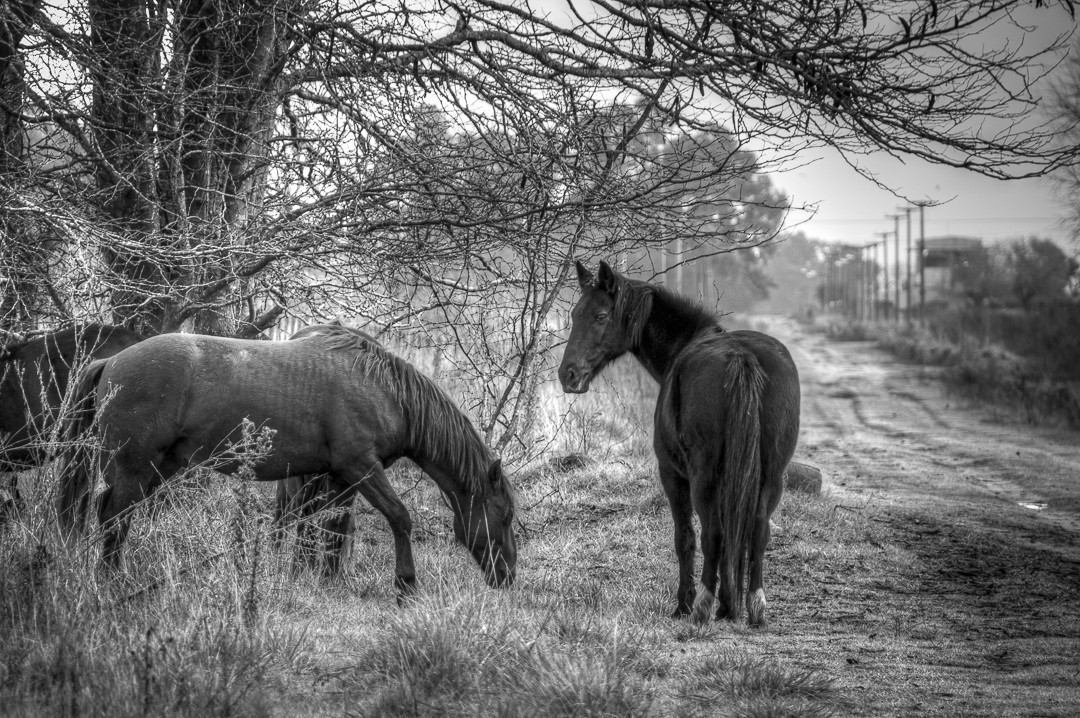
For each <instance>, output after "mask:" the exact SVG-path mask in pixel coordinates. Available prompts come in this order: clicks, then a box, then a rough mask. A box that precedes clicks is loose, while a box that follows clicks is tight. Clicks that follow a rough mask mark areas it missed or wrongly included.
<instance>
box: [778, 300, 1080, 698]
mask: <svg viewBox="0 0 1080 718" xmlns="http://www.w3.org/2000/svg"><path fill="white" fill-rule="evenodd" d="M767 331H769V332H770V333H772V334H774V335H775V336H777V337H778V338H780V339H781V340H783V341H784V342H785V343H786V344H787V345H788V347H789V349H790V350H791V352H792V354H793V356H794V358H795V361H796V363H797V364H798V366H799V369H800V373H801V375H802V382H803V413H802V422H803V433H802V438H801V441H800V447H799V450H798V452H797V458H799V459H805V460H806V461H808V462H811V463H815V464H817V465H819V466H821V467H822V468H823V469H824V470H825V471H826V472H827V473H828V477H827V481H826V487H827V490H830V491H832V492H833V493H832V496H833V498H834V499H836V500H838V503H839V504H840V507H841V508H842V509H843V510H845V511H852V512H860V513H861V514H862V515H864V516H866V518H867V520H868V524H867V525H868V526H871V527H873V530H874V531H875V532H878V533H876V538H874V537H871V538H870V539H869V540H870V541H871V542H875V543H879V544H880V548H881V551H880V557H879V558H877V559H872V560H863V559H861V558H860V559H858V560H855V559H850V558H848V557H842V556H841V557H838V559H837V564H838V565H837V567H836V572H835V575H833V576H831V577H829V580H828V581H826V583H825V584H824V585H823V587H822V595H823V596H824V597H826V600H819V601H817V602H818V603H819V604H820V605H818V606H815V607H807V608H806V609H805V610H806V611H807V612H810V611H817V615H818V616H819V617H823V618H825V619H827V620H828V625H830V626H831V628H827V629H823V631H822V632H821V635H820V636H818V637H817V638H816V639H815V640H812V641H811V645H809V646H806V645H803V646H796V647H791V646H785V645H784V644H783V641H781V640H777V641H771V640H770V641H768V643H770V644H772V645H771V646H770V648H772V649H774V650H776V651H777V652H778V653H782V654H785V655H786V656H787V657H788V658H789V659H790V658H792V657H793V654H794V653H798V652H799V651H809V652H810V653H811V655H808V656H806V658H805V660H804V661H803V662H804V663H805V665H808V666H812V665H819V666H821V665H825V666H827V668H828V669H830V670H833V671H835V674H836V675H838V676H839V682H840V684H841V687H842V689H843V693H844V695H845V698H846V699H847V701H848V705H847V707H846V708H845V710H844V712H845V713H846V712H851V713H852V714H857V715H943V716H944V715H949V716H956V715H972V716H974V715H990V716H1010V715H1022V716H1078V715H1080V435H1078V434H1077V433H1074V432H1066V431H1060V430H1051V429H1040V428H1035V427H1031V426H1028V425H1026V424H1024V423H1022V422H1021V421H1019V420H1017V419H1015V418H1013V417H1011V416H1010V415H1009V412H1004V411H1000V410H996V411H995V410H993V409H988V408H985V407H979V406H975V405H972V404H971V403H970V402H966V401H964V400H962V399H960V398H958V397H957V396H955V395H954V394H951V393H950V392H948V391H947V390H946V389H945V386H944V385H943V384H942V383H941V381H940V380H939V378H938V377H937V375H936V372H935V370H933V369H927V368H924V367H918V366H912V365H908V364H903V363H900V362H898V361H896V360H895V359H894V358H892V357H891V356H890V355H888V354H886V353H885V352H882V351H880V350H877V349H875V348H874V347H873V346H872V345H871V344H869V343H838V342H829V341H827V340H826V339H825V338H824V337H822V336H820V335H815V334H808V333H806V332H804V331H803V330H802V329H800V328H799V327H798V326H797V325H795V324H793V323H790V322H787V321H783V320H775V321H772V322H770V323H769V326H768V327H767ZM785 540H786V539H785V537H783V535H782V534H781V535H780V537H779V538H778V543H779V546H780V547H781V551H780V553H781V554H782V553H783V550H782V547H783V546H784V544H785ZM785 560H787V561H789V562H790V559H785ZM787 569H788V570H794V569H793V567H792V566H788V567H787ZM811 615H813V614H811ZM793 620H795V619H794V618H793ZM818 646H820V650H821V651H823V653H820V654H816V655H813V651H814V649H815V648H817V647H818ZM824 652H827V654H826V653H824ZM845 664H846V665H845Z"/></svg>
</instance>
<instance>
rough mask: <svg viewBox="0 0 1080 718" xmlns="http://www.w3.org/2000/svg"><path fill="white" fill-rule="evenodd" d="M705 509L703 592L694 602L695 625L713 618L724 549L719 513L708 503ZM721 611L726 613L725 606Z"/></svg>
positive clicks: (702, 567)
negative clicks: (721, 553) (722, 549)
mask: <svg viewBox="0 0 1080 718" xmlns="http://www.w3.org/2000/svg"><path fill="white" fill-rule="evenodd" d="M703 508H704V510H699V511H698V518H699V519H700V521H701V590H700V591H699V592H698V595H697V598H696V599H695V600H694V612H693V614H692V615H691V618H692V619H693V620H694V622H695V623H706V622H708V620H709V619H710V618H711V617H712V608H713V602H714V600H715V599H716V584H717V580H718V569H719V565H720V551H721V548H722V547H721V538H720V526H719V517H718V516H717V511H716V509H715V507H714V506H713V505H712V504H711V503H706V504H705V505H704V507H703ZM721 598H722V597H721ZM720 610H721V611H724V605H721V607H720Z"/></svg>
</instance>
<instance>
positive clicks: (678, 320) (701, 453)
mask: <svg viewBox="0 0 1080 718" xmlns="http://www.w3.org/2000/svg"><path fill="white" fill-rule="evenodd" d="M576 264H577V275H578V282H579V283H580V285H581V298H580V299H579V300H578V302H577V305H576V306H575V307H574V310H573V314H572V317H573V326H572V328H571V331H570V339H569V341H568V342H567V345H566V350H565V352H564V354H563V360H562V364H561V366H560V367H559V380H560V382H561V383H562V386H563V390H564V391H567V392H572V393H582V392H585V391H587V390H588V388H589V382H590V381H591V380H592V379H593V377H595V376H596V375H597V374H598V373H599V372H600V370H601V369H603V368H604V366H606V365H607V364H608V363H609V362H611V361H612V360H614V359H616V358H618V357H620V356H622V355H623V354H625V353H627V352H630V353H631V354H633V355H634V356H635V357H636V358H637V359H638V361H639V362H641V364H642V366H644V367H645V369H646V370H647V371H648V372H649V373H650V374H651V375H652V376H653V378H654V379H656V380H657V381H658V382H659V383H660V395H659V398H658V399H657V402H656V412H655V417H654V422H655V426H654V436H653V445H654V448H655V451H656V457H657V460H658V463H659V470H660V481H661V483H662V484H663V486H664V491H665V492H666V493H667V497H668V502H669V504H670V505H671V515H672V518H673V519H674V523H675V552H676V554H677V556H678V561H679V586H678V591H677V595H676V598H677V605H676V608H675V615H676V616H683V615H686V614H692V618H693V619H694V620H695V621H698V622H705V621H707V620H709V618H710V614H711V613H712V607H713V603H714V600H715V599H716V598H717V597H718V598H719V607H718V610H717V614H716V615H717V618H726V619H728V620H737V619H738V617H739V616H740V614H741V612H742V599H743V595H744V594H743V582H744V577H745V575H746V571H747V563H749V574H750V576H749V582H748V586H747V589H746V594H745V596H746V607H747V613H748V616H749V622H750V624H751V625H755V626H762V625H765V622H766V619H765V607H766V601H765V590H764V587H763V576H762V574H763V570H764V560H765V547H766V545H767V544H768V543H769V517H770V516H771V515H772V513H773V511H774V510H775V509H776V507H777V505H778V504H779V502H780V496H781V494H782V493H783V489H784V484H783V475H784V469H785V468H786V467H787V465H788V462H789V461H790V460H791V457H792V455H793V454H794V452H795V443H796V441H797V439H798V435H799V373H798V370H797V369H796V368H795V363H794V362H793V361H792V360H791V355H790V354H789V353H788V351H787V348H786V347H784V345H783V344H781V343H780V342H779V341H777V340H776V339H773V338H772V337H769V336H767V335H765V334H761V333H760V332H753V331H731V332H726V331H724V329H723V328H722V327H721V326H720V324H719V322H718V321H717V319H716V317H715V316H714V315H713V314H712V313H710V312H708V311H706V310H705V309H703V308H702V307H700V306H698V305H697V304H695V303H693V302H690V301H688V300H686V299H684V298H682V297H679V296H678V295H676V294H674V293H672V292H670V291H668V290H666V289H664V288H662V287H659V286H656V285H652V284H648V283H646V282H641V281H636V280H633V279H629V278H627V277H624V276H623V275H621V274H619V273H618V272H616V271H614V270H613V269H611V267H609V266H608V265H607V264H606V263H604V262H601V263H600V269H599V271H598V272H597V274H596V276H594V275H593V274H592V273H591V272H590V271H589V270H588V269H586V268H585V266H584V265H582V264H581V263H580V262H577V263H576ZM691 510H694V511H696V512H697V515H698V519H699V521H700V523H701V553H702V558H703V563H702V568H701V590H700V592H696V598H695V590H694V584H693V576H692V571H693V566H694V527H693V524H692V521H691V513H690V512H691ZM718 579H719V583H720V588H719V591H717V585H716V584H717V580H718Z"/></svg>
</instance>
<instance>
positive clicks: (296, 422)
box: [59, 326, 517, 593]
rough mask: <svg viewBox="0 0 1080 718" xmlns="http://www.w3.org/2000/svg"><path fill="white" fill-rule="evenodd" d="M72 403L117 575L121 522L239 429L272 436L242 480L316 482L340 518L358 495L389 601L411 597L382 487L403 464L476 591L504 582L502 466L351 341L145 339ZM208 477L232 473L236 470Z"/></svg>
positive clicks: (70, 477) (93, 370) (403, 529)
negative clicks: (326, 484)
mask: <svg viewBox="0 0 1080 718" xmlns="http://www.w3.org/2000/svg"><path fill="white" fill-rule="evenodd" d="M110 395H111V396H110ZM85 399H89V400H90V401H89V402H88V404H89V405H90V407H91V408H90V409H89V410H86V411H82V412H80V413H78V414H77V417H76V418H77V420H78V421H77V425H76V426H74V427H72V431H75V432H78V431H80V430H83V429H85V428H86V427H87V426H88V425H89V424H90V422H91V421H95V420H96V426H97V434H98V436H99V438H100V439H101V443H102V449H103V450H102V452H101V455H102V456H103V457H107V460H105V461H104V464H105V465H104V469H103V471H104V477H105V483H106V489H105V491H104V492H103V493H102V495H101V497H100V500H99V505H98V518H99V520H100V523H101V526H102V530H103V533H104V547H103V558H104V559H105V561H106V562H107V563H108V564H110V565H113V566H118V565H119V563H120V559H121V556H120V549H121V546H122V544H123V542H124V539H125V537H126V535H127V532H128V529H129V526H130V522H131V508H132V507H133V506H134V505H135V504H136V503H137V502H138V501H140V500H142V499H143V498H145V497H146V496H148V495H149V494H150V493H151V492H152V491H153V490H154V489H155V488H156V487H157V486H158V485H160V484H161V482H162V481H164V480H166V479H168V477H170V476H171V475H173V474H174V473H176V472H177V471H178V470H179V469H180V468H181V467H183V466H184V465H186V464H189V463H192V462H198V461H202V460H205V459H207V458H209V457H210V456H211V453H212V452H213V451H214V449H215V447H221V446H226V445H228V444H229V443H230V442H236V441H237V440H238V439H239V438H240V428H239V427H240V426H241V424H242V422H243V420H244V419H248V420H250V421H252V422H254V424H255V425H256V426H265V427H268V428H270V429H272V430H273V431H274V432H275V434H274V437H273V446H272V448H271V450H270V452H269V453H268V454H267V455H266V457H265V458H263V459H262V460H261V461H260V462H259V463H258V464H256V466H255V467H254V471H255V477H256V478H257V479H259V480H279V479H284V478H288V477H292V476H300V475H304V474H322V473H326V474H329V475H330V477H331V480H332V481H333V482H334V483H335V484H336V485H337V487H339V488H340V489H341V490H340V491H339V492H338V493H337V494H336V499H335V501H336V502H338V504H339V505H342V506H343V505H345V503H346V502H347V501H349V500H351V498H352V496H353V494H354V492H356V491H359V493H360V494H361V495H362V496H363V497H364V498H365V499H367V500H368V501H369V502H370V503H371V504H372V505H373V506H374V507H375V508H376V509H378V510H379V511H380V512H381V513H382V514H383V515H384V516H385V517H386V520H387V522H388V523H389V524H390V530H391V531H392V533H393V535H394V543H395V550H396V566H395V585H396V586H397V587H398V589H399V591H401V592H402V593H407V592H411V591H412V590H413V588H414V587H415V584H416V571H415V568H414V566H413V557H412V542H411V539H410V534H411V530H412V520H411V518H410V517H409V513H408V511H407V510H406V508H405V506H404V504H402V502H401V500H400V499H399V498H398V496H397V494H395V493H394V490H393V488H392V487H391V486H390V483H389V482H388V481H387V478H386V474H385V473H384V468H385V467H387V466H390V465H391V464H392V463H393V462H394V461H396V460H397V459H398V458H400V457H402V456H405V457H408V458H410V459H412V460H413V461H415V462H416V463H417V464H419V466H420V467H421V468H422V469H423V470H424V471H425V472H426V473H427V474H428V475H429V476H430V477H431V478H432V479H434V481H435V483H436V484H437V485H438V487H439V488H440V489H441V490H442V492H443V493H444V495H445V496H446V497H447V499H448V503H449V505H450V507H451V509H452V510H453V512H454V531H455V534H456V536H457V538H458V540H459V541H461V543H463V544H464V545H465V546H466V547H467V548H468V549H469V550H470V551H471V552H472V555H473V556H474V558H475V559H476V560H477V562H478V563H479V564H480V567H481V568H482V569H483V572H484V575H485V577H486V578H487V580H488V582H489V583H490V584H491V585H492V586H505V585H508V584H510V583H511V582H512V581H513V579H514V571H515V566H516V562H517V550H516V546H515V542H514V533H513V528H512V522H513V515H514V498H513V490H512V488H511V486H510V484H509V482H508V481H507V479H506V477H505V476H504V474H503V471H502V466H501V463H500V462H499V460H497V459H495V458H494V457H493V456H492V454H491V452H490V450H489V449H488V448H487V446H485V445H484V442H483V440H482V439H481V438H480V435H479V434H478V433H477V431H476V429H475V428H474V427H473V425H472V424H471V423H470V422H469V420H468V418H467V417H466V416H465V415H464V414H463V413H462V412H461V410H460V409H458V408H457V407H456V406H455V405H454V403H453V402H452V401H451V400H450V399H449V397H447V396H446V394H444V393H443V392H442V391H441V390H440V389H439V388H438V387H436V386H435V384H433V383H432V382H431V381H430V380H429V379H427V378H426V377H425V376H423V375H422V374H420V373H419V372H418V371H416V369H415V368H413V367H412V366H411V365H410V364H408V363H407V362H405V361H403V360H401V359H400V358H398V357H396V356H394V355H393V354H391V353H389V352H387V351H386V350H384V349H382V348H381V347H379V346H378V345H376V344H374V343H372V342H370V341H367V340H366V339H364V338H363V337H362V336H358V335H357V334H356V333H355V332H354V331H352V330H349V329H347V328H344V327H333V326H324V327H321V328H319V329H318V330H314V329H313V330H312V332H311V333H310V335H309V336H305V337H303V338H300V339H294V340H292V341H285V342H267V341H254V340H243V339H225V338H219V337H209V336H201V335H193V334H167V335H162V336H158V337H153V338H151V339H148V340H146V341H144V342H142V343H141V344H138V345H136V346H133V347H131V348H130V349H126V350H124V351H122V352H120V353H119V354H117V355H115V356H114V357H112V358H111V359H107V360H103V361H98V362H95V363H93V364H91V365H90V366H89V367H87V369H86V370H85V371H84V372H83V374H82V375H81V376H80V378H79V384H78V389H77V394H76V400H78V401H80V402H82V401H84V400H85ZM106 399H108V400H107V401H105V400H106ZM83 405H84V406H85V405H86V404H83ZM215 468H216V469H217V470H219V471H222V472H224V473H232V472H234V471H236V470H237V468H239V465H238V462H230V461H225V462H224V463H219V465H216V466H215ZM89 488H90V474H89V472H88V471H87V469H86V468H85V467H84V466H82V465H79V464H77V465H74V466H72V470H69V471H67V472H65V473H64V474H63V475H62V477H61V498H60V506H59V515H60V516H61V518H62V524H63V526H64V527H65V528H68V529H70V527H71V526H72V525H73V524H74V523H76V510H77V507H78V506H79V503H80V497H81V496H83V495H85V493H86V492H88V491H89Z"/></svg>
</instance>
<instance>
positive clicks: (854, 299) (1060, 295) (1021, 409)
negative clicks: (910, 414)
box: [802, 239, 1080, 428]
mask: <svg viewBox="0 0 1080 718" xmlns="http://www.w3.org/2000/svg"><path fill="white" fill-rule="evenodd" d="M836 256H837V257H839V256H841V255H840V254H839V253H837V255H836ZM827 259H828V258H827ZM848 259H850V258H848ZM950 271H951V283H952V289H951V290H950V291H949V292H948V293H947V294H945V295H944V298H939V299H938V300H937V301H935V302H933V303H931V304H928V306H927V314H926V318H925V320H924V321H921V322H920V321H918V317H917V316H913V317H912V319H911V320H910V321H908V320H907V319H906V318H905V319H904V321H902V322H897V321H888V320H877V321H868V320H867V319H866V318H865V314H866V312H865V304H864V298H863V296H862V295H861V294H859V291H860V290H858V289H855V288H854V286H853V285H851V284H841V283H834V284H831V285H829V286H828V287H826V286H825V285H822V286H821V287H819V290H818V295H819V296H818V298H819V301H821V300H822V299H823V298H824V299H827V300H828V301H826V307H825V308H826V311H825V312H824V313H822V314H819V315H817V316H812V315H811V314H810V313H807V312H805V311H804V312H803V313H802V320H803V322H804V323H805V324H806V325H807V326H809V327H810V328H812V329H814V330H817V331H822V332H825V333H826V334H827V335H828V336H829V337H830V338H831V339H834V340H837V341H873V342H876V343H877V345H878V346H880V347H881V348H883V349H885V350H887V351H889V352H891V353H893V354H894V355H896V356H898V357H899V358H901V359H903V360H905V361H910V362H913V363H916V364H923V365H927V366H931V367H941V368H942V369H943V371H942V372H941V373H942V376H943V378H944V379H945V380H946V381H947V382H948V384H949V385H950V386H951V387H952V388H953V389H955V390H957V391H958V392H960V393H962V394H963V395H965V396H968V397H972V398H974V399H977V400H980V401H986V402H989V403H991V404H994V405H996V406H998V407H1000V408H1001V409H1003V410H1008V411H1015V412H1017V413H1018V414H1019V415H1020V416H1021V418H1022V419H1023V420H1025V421H1027V422H1028V423H1031V424H1063V425H1065V426H1068V427H1070V428H1080V365H1078V364H1077V362H1076V357H1077V356H1078V355H1080V264H1078V262H1077V259H1076V258H1075V257H1072V256H1069V255H1068V254H1067V253H1066V252H1065V251H1064V250H1062V249H1060V248H1059V247H1058V246H1057V245H1055V244H1054V243H1052V242H1050V241H1049V240H1040V239H1026V240H1015V241H1013V242H1009V243H1004V244H999V245H991V246H981V245H980V246H978V247H974V248H972V249H970V250H968V251H967V253H966V254H965V255H964V257H963V258H962V259H960V260H957V261H956V262H955V264H954V265H953V266H951V268H950ZM826 295H827V296H826ZM891 307H892V305H891V304H887V305H882V307H881V310H882V311H884V313H885V314H886V315H889V316H893V315H892V314H891V313H892V311H893V310H892V309H891Z"/></svg>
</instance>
